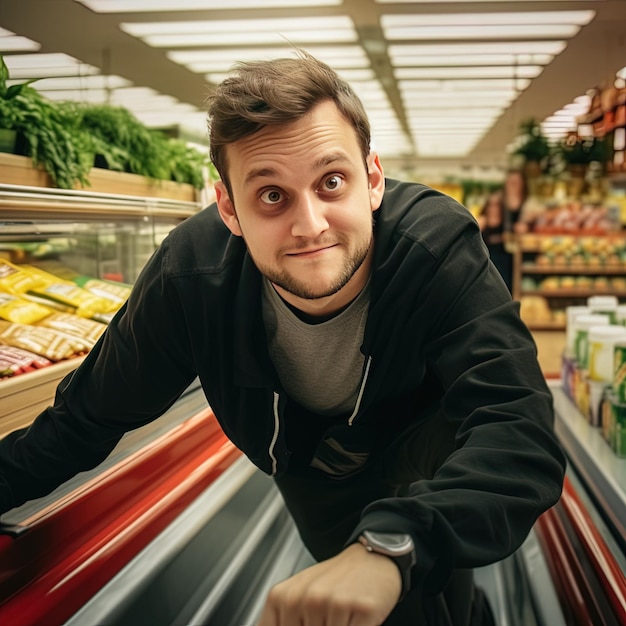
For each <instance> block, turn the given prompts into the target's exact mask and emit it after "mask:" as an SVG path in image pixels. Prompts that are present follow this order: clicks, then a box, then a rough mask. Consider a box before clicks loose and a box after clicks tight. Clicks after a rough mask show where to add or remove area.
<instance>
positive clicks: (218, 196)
mask: <svg viewBox="0 0 626 626" xmlns="http://www.w3.org/2000/svg"><path fill="white" fill-rule="evenodd" d="M215 200H216V202H217V210H218V212H219V214H220V217H221V218H222V221H223V222H224V224H226V227H227V228H228V230H230V232H231V233H232V234H233V235H235V236H237V237H241V236H242V232H241V228H240V227H239V220H238V219H237V213H235V205H234V204H233V203H232V201H231V199H230V196H229V195H228V190H227V189H226V185H225V184H224V183H223V182H222V181H221V180H218V181H217V182H216V183H215Z"/></svg>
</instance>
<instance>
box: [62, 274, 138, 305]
mask: <svg viewBox="0 0 626 626" xmlns="http://www.w3.org/2000/svg"><path fill="white" fill-rule="evenodd" d="M74 282H75V283H76V284H77V285H78V286H79V287H82V288H83V289H86V290H87V291H89V292H90V293H93V294H94V295H96V296H99V297H100V298H104V299H105V300H111V301H112V302H113V303H114V304H115V310H117V309H119V308H120V307H121V306H122V304H124V302H126V300H128V296H129V295H130V290H131V286H130V285H126V284H124V283H114V282H111V281H108V280H100V279H98V278H88V277H86V276H80V277H78V278H76V279H74Z"/></svg>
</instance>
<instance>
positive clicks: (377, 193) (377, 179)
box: [367, 152, 385, 212]
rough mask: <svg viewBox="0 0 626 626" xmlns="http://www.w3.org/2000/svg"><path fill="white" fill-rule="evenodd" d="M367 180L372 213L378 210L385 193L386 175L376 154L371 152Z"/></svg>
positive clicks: (368, 158)
mask: <svg viewBox="0 0 626 626" xmlns="http://www.w3.org/2000/svg"><path fill="white" fill-rule="evenodd" d="M367 180H368V185H369V191H370V205H371V207H372V212H374V211H376V210H378V208H379V207H380V205H381V203H382V201H383V194H384V193H385V173H384V172H383V166H382V165H381V164H380V159H379V158H378V154H376V152H370V153H369V155H368V157H367Z"/></svg>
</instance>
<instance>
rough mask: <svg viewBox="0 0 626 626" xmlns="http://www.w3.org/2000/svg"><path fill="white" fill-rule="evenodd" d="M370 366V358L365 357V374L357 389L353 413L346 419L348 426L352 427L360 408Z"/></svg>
mask: <svg viewBox="0 0 626 626" xmlns="http://www.w3.org/2000/svg"><path fill="white" fill-rule="evenodd" d="M371 364H372V357H371V356H368V357H367V362H366V363H365V373H364V374H363V380H362V381H361V387H360V388H359V394H358V395H357V397H356V405H355V407H354V411H352V415H351V416H350V417H349V418H348V426H352V424H353V423H354V420H355V418H356V416H357V413H358V412H359V409H360V408H361V400H362V399H363V392H364V391H365V383H366V382H367V378H368V376H369V373H370V365H371Z"/></svg>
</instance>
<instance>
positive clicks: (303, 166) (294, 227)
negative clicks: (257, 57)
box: [216, 101, 384, 314]
mask: <svg viewBox="0 0 626 626" xmlns="http://www.w3.org/2000/svg"><path fill="white" fill-rule="evenodd" d="M226 156H227V163H228V176H229V178H230V183H231V188H232V197H229V195H228V193H227V191H226V188H225V186H224V185H223V184H222V183H218V184H217V186H216V193H217V202H218V208H219V210H220V214H221V215H222V219H223V220H224V222H225V223H226V225H227V226H228V227H229V228H230V230H231V231H232V232H233V233H234V234H235V235H238V236H242V237H243V238H244V240H245V242H246V245H247V247H248V250H249V252H250V255H251V257H252V259H253V260H254V262H255V264H256V265H257V267H258V268H259V270H260V271H261V273H263V274H264V275H265V276H266V277H267V278H268V279H269V280H270V281H271V282H272V283H273V284H274V286H275V287H276V289H277V291H278V292H279V293H280V294H281V296H282V297H283V298H285V299H286V300H287V301H288V302H289V303H290V304H292V305H293V306H296V307H297V308H300V309H302V310H304V311H306V312H309V313H312V314H315V313H316V312H317V313H319V314H321V313H327V312H329V311H331V310H333V309H338V308H340V307H341V306H344V305H345V304H347V303H348V302H349V301H350V300H351V299H352V298H354V297H355V296H356V294H357V293H358V292H359V291H360V289H361V288H362V287H363V285H364V284H365V282H366V281H367V277H368V275H369V270H370V261H371V250H372V243H373V242H372V232H373V231H372V212H373V211H375V210H376V209H377V208H378V207H379V206H380V202H381V200H382V193H383V190H384V176H383V172H382V168H381V166H380V163H379V161H378V158H377V157H376V155H375V154H373V153H372V154H371V155H370V156H369V157H368V163H367V170H366V166H365V164H364V162H363V158H362V155H361V151H360V147H359V144H358V141H357V137H356V133H355V131H354V129H353V128H352V126H351V125H350V124H349V123H348V122H347V121H346V119H345V118H344V117H343V116H342V115H341V114H340V113H339V111H338V110H337V108H336V106H335V104H334V103H332V102H330V101H328V102H323V103H320V104H319V105H317V106H316V107H315V108H313V109H312V110H311V112H310V113H309V114H308V115H306V116H305V117H304V118H302V119H300V120H298V121H296V122H293V123H290V124H288V125H284V126H277V127H266V128H264V129H262V130H261V131H259V132H258V133H255V134H254V135H252V136H250V137H246V138H244V139H241V140H239V141H237V142H235V143H233V144H230V145H229V146H228V147H227V153H226ZM368 170H369V172H368Z"/></svg>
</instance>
